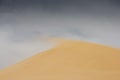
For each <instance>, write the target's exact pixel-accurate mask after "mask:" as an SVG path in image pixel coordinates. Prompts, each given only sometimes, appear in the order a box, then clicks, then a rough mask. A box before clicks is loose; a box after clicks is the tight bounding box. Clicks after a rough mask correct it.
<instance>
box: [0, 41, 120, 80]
mask: <svg viewBox="0 0 120 80" xmlns="http://www.w3.org/2000/svg"><path fill="white" fill-rule="evenodd" d="M0 80H120V50H118V49H115V48H111V47H106V46H102V45H98V44H93V43H88V42H80V41H72V40H69V41H68V40H65V41H62V42H61V43H60V45H58V46H57V47H55V48H53V49H51V50H47V51H45V52H42V53H40V54H37V55H35V56H33V57H31V58H28V59H26V60H24V61H22V62H20V63H18V64H15V65H13V66H11V67H8V68H6V69H3V70H1V71H0Z"/></svg>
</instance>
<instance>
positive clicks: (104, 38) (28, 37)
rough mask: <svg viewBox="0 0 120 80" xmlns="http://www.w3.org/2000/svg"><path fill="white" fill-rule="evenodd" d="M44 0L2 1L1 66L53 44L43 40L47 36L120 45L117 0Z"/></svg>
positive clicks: (0, 25) (118, 46)
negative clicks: (43, 0) (33, 0)
mask: <svg viewBox="0 0 120 80" xmlns="http://www.w3.org/2000/svg"><path fill="white" fill-rule="evenodd" d="M14 1H16V2H14ZM18 1H20V0H18ZM22 1H23V2H22ZM25 1H26V2H25ZM38 1H42V0H38ZM45 1H46V2H41V3H37V0H36V1H35V2H33V4H32V3H31V2H32V1H30V2H28V0H21V4H19V2H17V0H13V2H12V0H6V1H5V0H4V1H3V2H2V1H1V2H2V3H1V4H0V44H1V45H0V49H1V50H0V68H4V67H6V66H8V65H11V64H14V63H16V62H19V61H21V60H23V59H25V58H26V57H29V56H32V55H34V54H36V53H38V52H40V51H42V50H45V49H48V48H51V47H52V44H50V43H47V42H43V41H41V37H45V36H47V37H61V38H69V39H79V40H86V41H90V42H96V43H101V44H104V45H109V46H112V47H117V48H120V35H119V34H120V15H119V14H120V11H119V3H116V2H115V1H116V0H115V1H114V2H112V3H111V1H112V0H106V1H104V2H102V1H100V0H96V1H94V0H93V1H87V0H86V1H78V0H75V1H72V0H69V1H68V0H64V1H63V0H61V1H59V0H58V1H55V0H51V2H50V1H48V0H45ZM48 2H49V3H48ZM8 3H9V4H8ZM13 3H14V5H12V4H13ZM23 3H24V4H23ZM43 3H44V4H43ZM17 4H19V5H17ZM26 4H27V5H26ZM29 4H30V5H29ZM56 4H59V5H56Z"/></svg>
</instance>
